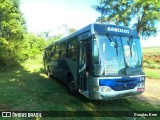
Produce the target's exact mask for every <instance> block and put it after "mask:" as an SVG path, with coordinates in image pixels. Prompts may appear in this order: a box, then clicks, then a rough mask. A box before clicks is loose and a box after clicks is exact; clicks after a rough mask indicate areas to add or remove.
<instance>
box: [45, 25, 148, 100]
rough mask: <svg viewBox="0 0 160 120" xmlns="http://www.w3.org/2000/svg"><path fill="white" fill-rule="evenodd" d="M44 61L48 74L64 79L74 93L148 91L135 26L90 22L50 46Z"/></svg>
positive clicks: (108, 95)
mask: <svg viewBox="0 0 160 120" xmlns="http://www.w3.org/2000/svg"><path fill="white" fill-rule="evenodd" d="M43 60H44V68H45V70H46V72H47V74H48V76H49V77H50V76H54V77H55V78H57V79H58V80H61V81H63V82H64V83H65V84H66V86H67V88H68V90H69V91H70V93H71V94H73V95H74V94H76V93H81V94H82V95H84V96H85V97H87V98H89V99H92V100H111V99H117V98H120V97H125V96H132V95H137V94H141V93H143V92H144V90H145V73H144V72H143V68H142V50H141V45H140V39H139V36H138V34H137V32H136V30H134V29H130V28H127V27H123V26H117V25H110V24H97V23H93V24H89V25H88V26H86V27H84V28H82V29H80V30H78V31H76V32H74V33H72V34H70V35H68V36H66V37H64V38H62V39H60V40H58V41H56V42H54V43H52V44H50V45H49V46H47V47H46V48H45V50H44V57H43Z"/></svg>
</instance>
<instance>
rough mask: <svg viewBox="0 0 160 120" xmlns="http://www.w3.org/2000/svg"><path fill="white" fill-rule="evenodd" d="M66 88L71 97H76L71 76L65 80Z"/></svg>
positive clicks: (74, 85)
mask: <svg viewBox="0 0 160 120" xmlns="http://www.w3.org/2000/svg"><path fill="white" fill-rule="evenodd" d="M67 88H68V91H69V93H70V94H71V95H77V93H78V92H77V90H76V84H75V81H74V80H73V77H72V76H69V77H68V78H67Z"/></svg>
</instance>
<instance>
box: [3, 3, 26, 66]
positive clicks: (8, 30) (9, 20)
mask: <svg viewBox="0 0 160 120" xmlns="http://www.w3.org/2000/svg"><path fill="white" fill-rule="evenodd" d="M25 32H26V29H25V21H24V18H23V17H22V13H21V11H20V9H19V0H0V61H1V62H2V63H3V65H5V64H8V63H7V62H9V63H11V62H12V63H13V64H14V62H17V61H19V60H20V59H19V55H20V54H21V49H20V48H21V46H22V43H23V36H24V33H25ZM1 65H2V64H1Z"/></svg>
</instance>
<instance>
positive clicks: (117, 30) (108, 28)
mask: <svg viewBox="0 0 160 120" xmlns="http://www.w3.org/2000/svg"><path fill="white" fill-rule="evenodd" d="M86 32H90V33H91V34H107V33H109V34H111V35H115V36H136V37H138V33H137V31H136V30H135V29H130V28H127V27H124V26H118V25H111V24H97V23H93V24H89V25H87V26H85V27H83V28H82V29H80V30H78V31H76V32H74V33H72V34H70V35H68V36H65V37H63V38H62V39H60V40H58V41H56V42H54V43H52V44H50V45H49V46H47V47H46V48H45V49H47V48H50V47H51V46H52V45H53V44H55V43H59V42H62V41H64V40H68V39H71V38H74V37H76V36H79V35H81V34H83V33H86Z"/></svg>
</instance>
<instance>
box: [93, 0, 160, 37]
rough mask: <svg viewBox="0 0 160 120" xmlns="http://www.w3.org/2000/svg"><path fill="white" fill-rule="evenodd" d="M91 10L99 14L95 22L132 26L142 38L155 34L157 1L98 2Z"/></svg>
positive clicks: (158, 18)
mask: <svg viewBox="0 0 160 120" xmlns="http://www.w3.org/2000/svg"><path fill="white" fill-rule="evenodd" d="M93 8H94V9H95V10H96V11H98V12H100V13H101V16H100V17H98V19H97V22H100V23H110V22H112V23H114V24H116V25H125V26H128V27H129V26H132V28H135V29H136V30H137V32H138V34H139V35H140V36H142V37H144V38H146V37H149V36H152V35H156V33H157V30H158V27H157V25H158V23H159V21H160V2H159V0H99V4H98V5H95V6H93Z"/></svg>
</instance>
